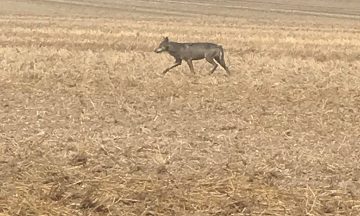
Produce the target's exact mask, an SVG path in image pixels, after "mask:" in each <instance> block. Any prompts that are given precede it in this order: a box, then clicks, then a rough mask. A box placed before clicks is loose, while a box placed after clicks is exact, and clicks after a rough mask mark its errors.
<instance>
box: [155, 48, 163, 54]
mask: <svg viewBox="0 0 360 216" xmlns="http://www.w3.org/2000/svg"><path fill="white" fill-rule="evenodd" d="M161 51H162V49H161V48H156V49H155V50H154V52H156V53H159V52H161Z"/></svg>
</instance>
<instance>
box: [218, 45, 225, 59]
mask: <svg viewBox="0 0 360 216" xmlns="http://www.w3.org/2000/svg"><path fill="white" fill-rule="evenodd" d="M219 49H220V56H219V57H220V59H221V61H225V57H224V49H223V47H222V46H219Z"/></svg>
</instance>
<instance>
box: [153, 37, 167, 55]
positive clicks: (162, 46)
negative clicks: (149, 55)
mask: <svg viewBox="0 0 360 216" xmlns="http://www.w3.org/2000/svg"><path fill="white" fill-rule="evenodd" d="M168 49H169V38H168V37H165V38H164V39H163V40H162V41H161V43H160V44H159V47H158V48H156V49H155V50H154V52H156V53H161V52H164V51H168Z"/></svg>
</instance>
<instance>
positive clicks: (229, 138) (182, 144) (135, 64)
mask: <svg viewBox="0 0 360 216" xmlns="http://www.w3.org/2000/svg"><path fill="white" fill-rule="evenodd" d="M354 4H355V3H354ZM74 10H75V9H74ZM343 10H345V9H343ZM5 14H7V13H5ZM125 15H126V14H125ZM125 15H124V16H125ZM253 16H256V15H253ZM125 17H127V18H125V19H121V20H119V19H116V18H114V19H112V18H101V17H100V16H99V17H98V18H81V17H78V16H77V17H63V16H60V17H52V16H42V17H41V18H39V17H38V16H35V15H33V16H18V15H11V16H9V15H2V16H1V17H0V30H1V33H2V34H1V35H0V46H1V47H0V71H1V76H0V86H1V94H0V107H1V108H0V215H359V214H360V182H359V178H360V169H359V166H358V164H359V162H360V157H359V155H360V149H359V138H360V129H359V127H358V125H359V124H360V115H359V111H360V110H359V107H360V87H359V86H360V76H359V75H360V74H359V68H360V61H359V60H360V52H359V50H360V28H359V27H360V26H359V25H358V24H356V22H352V21H349V20H338V21H337V23H335V24H334V25H331V26H329V25H328V23H329V22H331V20H332V18H331V19H330V18H329V20H327V21H326V20H323V21H322V22H318V23H315V22H314V23H311V22H309V23H304V22H301V21H297V20H287V21H286V22H285V21H284V22H281V20H278V21H277V22H273V23H269V22H267V21H266V20H263V19H259V20H255V19H243V18H234V17H232V18H229V17H227V18H221V19H215V20H210V19H208V17H198V18H184V19H183V20H182V21H180V20H181V18H179V17H176V16H174V17H172V19H170V20H165V19H161V18H158V17H157V16H149V17H150V18H151V19H149V20H144V19H142V18H134V17H130V16H127V15H126V16H125ZM289 17H291V16H289ZM225 21H226V22H225ZM340 23H342V24H340ZM164 35H168V36H170V39H174V40H178V41H205V40H206V41H212V42H217V43H220V44H222V45H223V46H224V48H225V49H226V51H225V52H226V54H225V55H226V61H227V62H228V64H229V65H230V69H231V71H232V72H233V75H232V76H231V77H230V78H227V77H226V76H225V72H224V71H222V70H221V69H218V70H217V71H216V72H215V74H214V75H213V76H208V75H207V72H208V70H209V69H210V68H211V66H210V65H208V64H206V63H205V62H202V61H200V62H197V63H196V64H195V69H196V72H197V74H196V75H195V76H194V75H192V74H191V73H190V72H189V71H188V68H187V66H186V65H183V66H180V67H178V68H177V69H174V70H173V71H170V72H169V73H168V74H167V75H166V76H162V75H161V71H162V70H163V69H164V68H165V67H167V66H169V65H170V64H171V63H172V61H173V60H172V59H171V58H170V57H168V56H166V55H157V54H155V53H153V52H152V50H153V49H154V48H155V47H156V45H157V44H158V43H159V41H160V40H161V37H162V36H164Z"/></svg>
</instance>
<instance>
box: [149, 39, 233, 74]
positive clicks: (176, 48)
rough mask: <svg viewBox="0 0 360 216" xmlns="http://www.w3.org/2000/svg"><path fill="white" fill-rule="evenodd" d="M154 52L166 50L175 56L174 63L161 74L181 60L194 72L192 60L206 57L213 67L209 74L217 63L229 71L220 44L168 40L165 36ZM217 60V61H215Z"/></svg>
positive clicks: (179, 63)
mask: <svg viewBox="0 0 360 216" xmlns="http://www.w3.org/2000/svg"><path fill="white" fill-rule="evenodd" d="M154 51H155V52H156V53H161V52H168V53H169V54H170V55H171V56H173V57H174V58H175V64H174V65H173V66H171V67H168V68H166V69H165V70H164V71H163V74H166V73H167V72H168V71H169V70H171V69H173V68H175V67H177V66H179V65H181V63H182V61H183V60H184V61H186V63H187V64H188V65H189V68H190V71H191V72H192V73H195V71H194V66H193V64H192V61H193V60H200V59H206V61H208V62H209V63H210V64H212V65H213V66H214V67H213V69H212V70H211V71H210V74H212V73H214V71H215V70H216V68H217V67H218V64H217V63H219V64H220V65H221V66H222V67H223V68H224V69H225V71H226V72H227V74H228V75H230V71H229V69H228V67H227V66H226V64H225V60H224V50H223V48H222V46H220V45H217V44H213V43H177V42H172V41H169V38H168V37H166V38H164V39H163V41H162V42H161V43H160V45H159V47H158V48H156V49H155V50H154ZM216 62H217V63H216Z"/></svg>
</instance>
